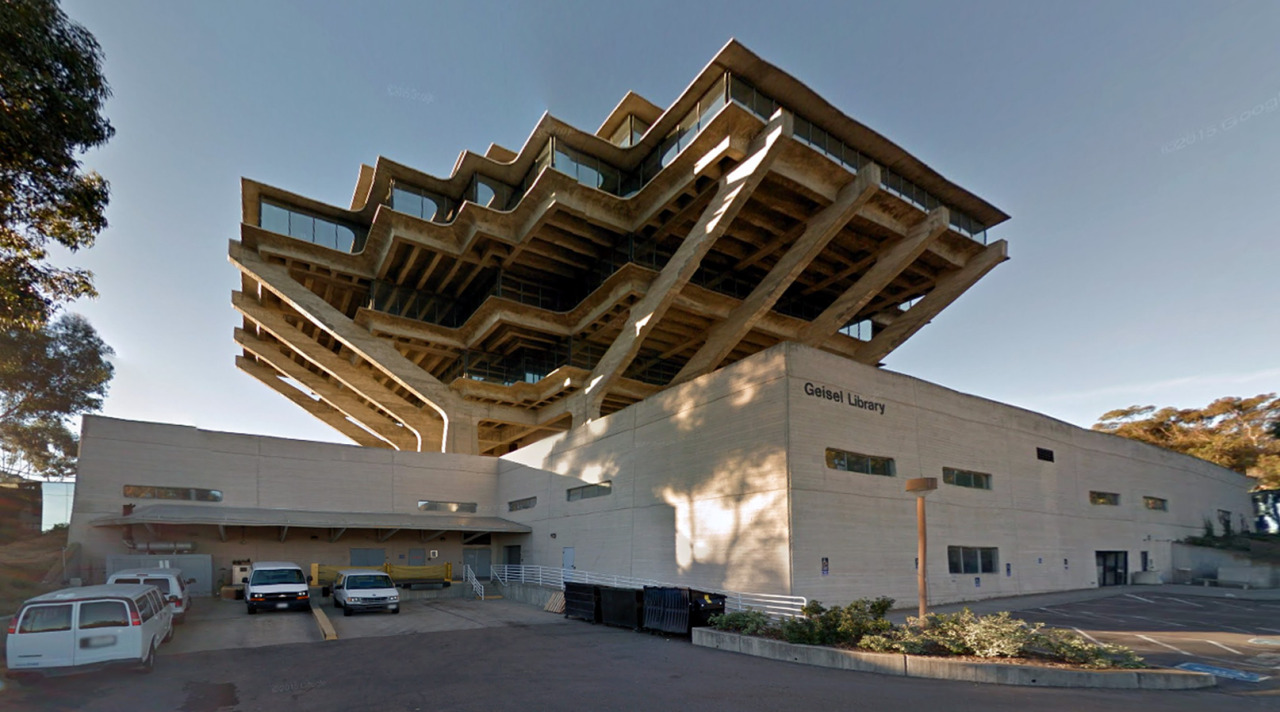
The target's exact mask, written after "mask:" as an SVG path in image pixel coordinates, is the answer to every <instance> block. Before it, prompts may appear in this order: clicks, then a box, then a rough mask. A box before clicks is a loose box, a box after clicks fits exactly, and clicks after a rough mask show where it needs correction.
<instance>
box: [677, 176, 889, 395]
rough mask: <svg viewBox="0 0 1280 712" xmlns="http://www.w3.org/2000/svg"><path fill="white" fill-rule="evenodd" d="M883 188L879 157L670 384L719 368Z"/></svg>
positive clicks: (811, 223)
mask: <svg viewBox="0 0 1280 712" xmlns="http://www.w3.org/2000/svg"><path fill="white" fill-rule="evenodd" d="M879 189H880V167H879V166H877V165H875V164H874V163H872V164H869V165H867V166H864V167H863V168H862V170H861V171H860V172H859V173H858V177H857V178H855V179H854V180H853V181H852V182H850V183H849V185H846V186H845V187H844V188H842V189H841V190H840V193H839V194H838V195H837V196H836V199H835V202H833V203H831V204H830V205H828V206H827V207H826V208H824V209H822V210H821V211H820V212H819V213H818V214H817V215H815V216H813V217H812V218H811V219H810V220H809V221H808V225H807V226H806V227H805V229H804V232H803V233H802V234H801V235H800V237H799V238H797V239H796V241H795V243H794V244H792V245H791V247H790V248H789V249H788V250H787V252H786V254H784V255H783V256H782V259H780V260H778V263H777V264H776V265H774V267H773V269H771V270H769V274H767V275H765V278H764V279H762V280H760V283H759V284H758V285H756V288H755V289H753V290H752V291H751V294H749V295H747V298H746V299H744V300H742V303H741V304H739V305H738V306H737V307H735V308H734V310H733V311H732V312H731V313H730V314H729V318H727V319H725V320H724V321H721V322H719V323H717V324H716V325H715V326H714V327H712V328H711V332H710V333H709V334H708V335H707V340H706V342H705V343H703V345H702V348H700V349H698V351H697V352H696V353H695V354H694V355H693V358H691V359H689V362H688V363H686V364H685V365H684V368H682V369H681V370H680V373H678V374H676V377H675V379H674V380H672V382H671V384H672V385H675V384H677V383H683V382H685V381H688V380H691V379H694V378H697V377H698V376H701V375H703V374H705V373H709V372H711V371H714V370H715V369H716V367H717V366H719V365H720V362H721V361H723V360H724V358H725V357H726V356H728V355H729V353H730V352H731V351H733V349H734V347H736V346H737V345H738V342H740V341H742V339H743V337H745V336H746V335H747V334H749V333H750V332H751V329H752V328H753V327H754V326H755V325H756V323H757V322H758V321H759V320H760V318H761V317H763V316H764V315H765V314H767V313H769V310H770V309H772V308H773V305H774V304H775V303H776V302H777V301H778V299H779V298H780V297H781V296H782V295H783V293H784V292H786V291H787V287H789V286H791V283H792V282H794V281H795V280H796V278H797V277H799V276H800V274H801V273H803V272H804V270H805V269H806V268H807V267H808V266H809V263H810V262H812V261H813V260H814V258H815V257H817V256H818V255H819V254H820V253H821V252H822V250H823V249H825V248H826V246H827V243H829V242H830V241H831V239H832V238H834V237H835V236H836V235H837V234H839V233H840V231H841V230H843V229H844V227H845V226H846V225H848V224H849V221H850V220H852V219H853V216H855V215H857V214H858V211H859V210H861V209H862V206H864V205H866V204H867V202H868V201H870V200H871V198H872V197H873V196H875V194H876V191H878V190H879Z"/></svg>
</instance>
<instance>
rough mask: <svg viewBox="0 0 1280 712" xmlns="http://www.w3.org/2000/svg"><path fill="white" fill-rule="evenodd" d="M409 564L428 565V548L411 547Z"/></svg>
mask: <svg viewBox="0 0 1280 712" xmlns="http://www.w3.org/2000/svg"><path fill="white" fill-rule="evenodd" d="M409 565H410V566H426V565H427V550H426V549H410V550H409Z"/></svg>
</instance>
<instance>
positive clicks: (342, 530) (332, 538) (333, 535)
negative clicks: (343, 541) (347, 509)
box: [329, 527, 347, 544]
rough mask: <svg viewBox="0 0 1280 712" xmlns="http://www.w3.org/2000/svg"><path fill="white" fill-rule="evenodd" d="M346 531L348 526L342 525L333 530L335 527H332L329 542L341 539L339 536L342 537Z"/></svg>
mask: <svg viewBox="0 0 1280 712" xmlns="http://www.w3.org/2000/svg"><path fill="white" fill-rule="evenodd" d="M346 531H347V528H346V527H342V528H340V529H338V530H337V531H335V530H333V529H330V530H329V543H330V544H333V543H335V542H337V541H338V539H339V538H341V537H342V535H343V534H344V533H345V532H346Z"/></svg>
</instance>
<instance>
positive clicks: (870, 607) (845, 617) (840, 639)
mask: <svg viewBox="0 0 1280 712" xmlns="http://www.w3.org/2000/svg"><path fill="white" fill-rule="evenodd" d="M890 608H893V599H892V598H886V597H883V596H881V597H880V598H875V599H870V598H860V599H858V600H856V601H854V602H852V603H850V604H849V605H847V606H845V607H844V608H827V607H826V606H823V605H822V603H821V602H819V601H810V602H809V603H807V604H805V606H804V608H802V609H800V613H801V615H800V616H797V617H794V618H788V619H786V620H784V621H782V626H781V633H782V637H783V639H784V640H786V641H787V642H788V643H800V644H804V645H846V646H856V645H858V644H859V642H860V641H861V640H862V638H863V637H864V636H867V635H883V634H885V633H888V632H890V631H892V630H893V624H892V623H890V622H889V621H888V620H885V617H884V616H885V614H886V613H888V612H889V609H890Z"/></svg>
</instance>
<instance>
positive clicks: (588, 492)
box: [565, 481, 613, 502]
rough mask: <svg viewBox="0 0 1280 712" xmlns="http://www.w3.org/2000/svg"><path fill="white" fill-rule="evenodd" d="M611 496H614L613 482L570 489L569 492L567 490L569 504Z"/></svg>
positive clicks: (566, 495)
mask: <svg viewBox="0 0 1280 712" xmlns="http://www.w3.org/2000/svg"><path fill="white" fill-rule="evenodd" d="M610 494H613V482H612V481H605V482H601V483H599V484H594V485H583V486H581V487H570V488H569V489H568V490H565V500H567V501H569V502H577V501H578V500H580V499H591V498H592V497H604V496H605V495H610Z"/></svg>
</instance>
